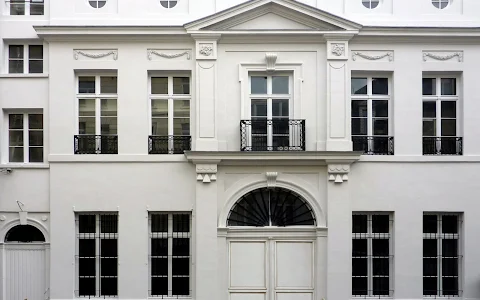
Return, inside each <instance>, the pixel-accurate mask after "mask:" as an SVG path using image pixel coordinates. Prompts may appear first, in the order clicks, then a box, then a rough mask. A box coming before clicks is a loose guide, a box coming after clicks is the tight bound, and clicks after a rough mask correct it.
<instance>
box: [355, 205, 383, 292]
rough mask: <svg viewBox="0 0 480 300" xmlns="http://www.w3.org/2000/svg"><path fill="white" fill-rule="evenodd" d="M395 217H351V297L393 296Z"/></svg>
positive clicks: (380, 215) (376, 215) (367, 214)
mask: <svg viewBox="0 0 480 300" xmlns="http://www.w3.org/2000/svg"><path fill="white" fill-rule="evenodd" d="M392 232H393V216H392V215H391V214H380V213H378V214H377V213H355V214H353V216H352V295H353V296H354V297H392V296H393V285H392V278H391V276H392V265H393V238H392Z"/></svg>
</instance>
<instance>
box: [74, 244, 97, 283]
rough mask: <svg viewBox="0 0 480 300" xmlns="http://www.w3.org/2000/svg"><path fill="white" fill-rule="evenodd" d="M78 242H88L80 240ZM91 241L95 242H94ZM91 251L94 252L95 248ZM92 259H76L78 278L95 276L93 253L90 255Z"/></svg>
mask: <svg viewBox="0 0 480 300" xmlns="http://www.w3.org/2000/svg"><path fill="white" fill-rule="evenodd" d="M80 241H90V240H80ZM93 241H94V242H95V240H93ZM94 246H95V245H94ZM93 249H94V250H95V247H94V248H93ZM80 257H81V256H80ZM92 257H93V258H79V259H78V269H79V270H78V271H79V272H78V273H79V275H80V276H95V273H96V265H95V253H94V254H93V255H92Z"/></svg>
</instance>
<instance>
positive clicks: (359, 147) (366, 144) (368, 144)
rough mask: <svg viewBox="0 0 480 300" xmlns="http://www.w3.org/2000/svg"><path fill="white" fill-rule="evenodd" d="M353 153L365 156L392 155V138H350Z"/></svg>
mask: <svg viewBox="0 0 480 300" xmlns="http://www.w3.org/2000/svg"><path fill="white" fill-rule="evenodd" d="M352 142H353V151H363V153H364V154H366V155H393V153H394V145H393V136H352Z"/></svg>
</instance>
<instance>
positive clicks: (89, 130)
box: [78, 117, 96, 134]
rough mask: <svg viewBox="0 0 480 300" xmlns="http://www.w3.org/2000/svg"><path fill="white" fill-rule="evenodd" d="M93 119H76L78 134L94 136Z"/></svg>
mask: <svg viewBox="0 0 480 300" xmlns="http://www.w3.org/2000/svg"><path fill="white" fill-rule="evenodd" d="M95 133H96V130H95V117H79V118H78V134H95Z"/></svg>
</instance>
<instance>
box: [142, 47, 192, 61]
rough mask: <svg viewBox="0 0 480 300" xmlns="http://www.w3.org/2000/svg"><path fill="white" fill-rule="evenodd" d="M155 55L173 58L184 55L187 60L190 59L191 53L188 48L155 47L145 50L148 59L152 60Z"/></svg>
mask: <svg viewBox="0 0 480 300" xmlns="http://www.w3.org/2000/svg"><path fill="white" fill-rule="evenodd" d="M155 56H157V57H162V58H166V59H173V58H179V57H182V56H185V57H186V59H187V60H190V59H191V56H192V53H191V51H190V50H169V49H166V50H160V49H158V50H156V49H148V50H147V57H148V60H154V59H155V58H154V57H155Z"/></svg>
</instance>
